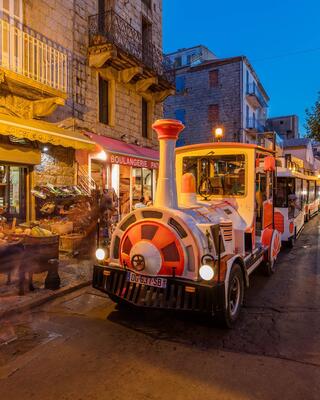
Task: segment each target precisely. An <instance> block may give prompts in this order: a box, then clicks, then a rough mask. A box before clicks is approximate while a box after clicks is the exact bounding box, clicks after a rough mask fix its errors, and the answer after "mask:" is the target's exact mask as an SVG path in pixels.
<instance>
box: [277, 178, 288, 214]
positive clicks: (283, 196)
mask: <svg viewBox="0 0 320 400" xmlns="http://www.w3.org/2000/svg"><path fill="white" fill-rule="evenodd" d="M275 205H276V207H280V208H284V207H288V205H287V179H286V178H278V179H277V194H276V204H275Z"/></svg>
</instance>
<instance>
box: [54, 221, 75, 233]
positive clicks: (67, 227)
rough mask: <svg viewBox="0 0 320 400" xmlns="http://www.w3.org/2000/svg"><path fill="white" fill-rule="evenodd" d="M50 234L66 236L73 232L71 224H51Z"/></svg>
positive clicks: (70, 222)
mask: <svg viewBox="0 0 320 400" xmlns="http://www.w3.org/2000/svg"><path fill="white" fill-rule="evenodd" d="M50 229H51V232H54V233H56V234H57V235H66V234H68V233H71V232H72V231H73V222H72V221H68V222H64V223H60V222H57V223H55V224H51V227H50Z"/></svg>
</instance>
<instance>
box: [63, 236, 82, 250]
mask: <svg viewBox="0 0 320 400" xmlns="http://www.w3.org/2000/svg"><path fill="white" fill-rule="evenodd" d="M84 238H85V235H82V234H79V233H71V234H69V235H62V236H60V244H59V250H60V251H65V252H67V253H74V252H75V251H78V250H79V249H80V248H81V246H82V244H83V240H84Z"/></svg>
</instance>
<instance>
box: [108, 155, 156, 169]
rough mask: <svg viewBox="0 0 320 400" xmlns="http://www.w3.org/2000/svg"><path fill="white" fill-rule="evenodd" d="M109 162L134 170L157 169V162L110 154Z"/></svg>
mask: <svg viewBox="0 0 320 400" xmlns="http://www.w3.org/2000/svg"><path fill="white" fill-rule="evenodd" d="M109 155H110V157H109V160H110V163H111V164H120V165H128V166H130V167H135V168H149V169H159V162H158V161H153V160H145V159H143V158H136V157H131V156H123V155H120V154H112V153H111V154H110V153H109Z"/></svg>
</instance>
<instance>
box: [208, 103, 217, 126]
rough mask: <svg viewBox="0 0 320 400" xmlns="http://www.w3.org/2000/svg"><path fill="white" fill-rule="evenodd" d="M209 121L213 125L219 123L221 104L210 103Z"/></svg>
mask: <svg viewBox="0 0 320 400" xmlns="http://www.w3.org/2000/svg"><path fill="white" fill-rule="evenodd" d="M208 121H209V122H210V123H211V124H212V125H214V124H217V123H219V104H210V105H209V106H208Z"/></svg>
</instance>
